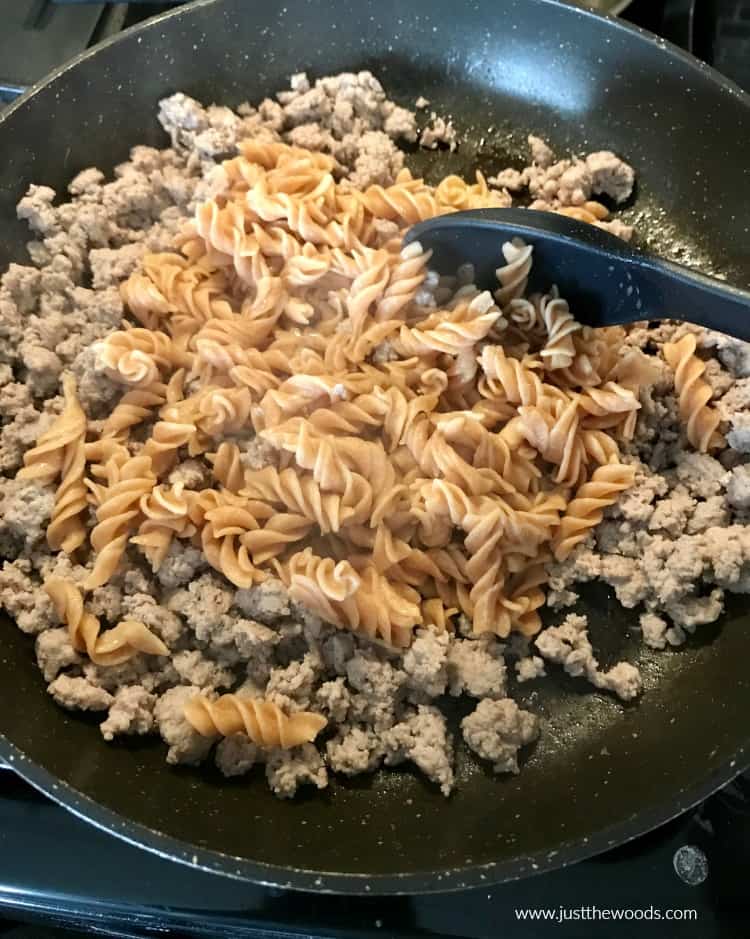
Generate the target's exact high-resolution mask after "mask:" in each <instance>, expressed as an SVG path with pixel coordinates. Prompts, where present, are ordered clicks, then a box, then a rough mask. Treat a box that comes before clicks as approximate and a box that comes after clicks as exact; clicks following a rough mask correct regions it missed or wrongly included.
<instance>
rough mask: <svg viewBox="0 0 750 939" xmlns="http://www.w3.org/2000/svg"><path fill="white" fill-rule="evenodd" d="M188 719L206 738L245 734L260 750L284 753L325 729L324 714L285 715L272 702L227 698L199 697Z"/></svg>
mask: <svg viewBox="0 0 750 939" xmlns="http://www.w3.org/2000/svg"><path fill="white" fill-rule="evenodd" d="M185 717H186V718H187V720H188V721H189V722H190V724H191V725H192V726H193V728H194V729H195V730H197V731H198V733H199V734H202V735H203V736H204V737H218V736H222V737H228V736H229V735H230V734H246V735H247V736H248V737H249V738H250V740H252V742H253V743H254V744H255V745H256V746H258V747H264V748H266V749H268V748H271V747H281V748H283V749H285V750H287V749H289V748H290V747H298V746H300V744H303V743H310V742H312V741H313V740H314V739H315V738H316V737H317V736H318V734H319V733H320V731H321V730H322V729H323V728H324V727H325V725H326V723H327V722H326V719H325V717H323V715H322V714H314V713H313V712H312V711H296V712H294V713H293V714H286V713H284V711H282V710H281V708H280V707H279V706H278V705H276V704H274V703H273V702H272V701H265V700H263V699H262V698H250V697H244V696H242V695H240V694H225V695H222V696H221V697H220V698H217V699H216V700H211V699H210V698H207V697H206V696H205V695H197V696H196V697H195V698H193V699H192V700H191V701H189V702H188V703H187V705H186V706H185Z"/></svg>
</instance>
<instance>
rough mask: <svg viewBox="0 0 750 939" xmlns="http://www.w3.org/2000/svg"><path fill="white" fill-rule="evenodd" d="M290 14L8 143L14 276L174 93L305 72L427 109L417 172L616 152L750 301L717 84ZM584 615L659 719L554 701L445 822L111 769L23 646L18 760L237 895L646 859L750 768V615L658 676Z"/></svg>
mask: <svg viewBox="0 0 750 939" xmlns="http://www.w3.org/2000/svg"><path fill="white" fill-rule="evenodd" d="M285 3H286V5H285V6H284V7H281V6H276V5H273V6H272V5H262V4H252V5H248V4H246V3H245V2H244V0H227V2H206V3H199V4H197V5H194V6H192V7H190V8H187V9H181V10H179V11H178V12H176V13H173V14H170V15H169V16H167V17H164V18H162V19H160V20H158V21H156V22H154V23H152V24H151V25H148V26H146V27H145V28H139V29H137V30H135V31H132V32H130V33H128V34H126V35H125V36H124V38H121V39H118V40H117V41H115V42H114V43H110V44H108V45H106V46H104V47H102V48H101V49H99V50H97V51H96V52H95V53H93V54H88V55H86V56H84V57H83V58H82V59H80V60H79V61H77V62H76V63H74V64H73V65H72V66H69V67H66V68H64V69H62V70H61V71H60V72H59V73H57V74H56V75H55V76H53V77H52V78H51V79H50V80H49V81H47V82H46V83H44V84H43V85H41V86H40V87H39V88H37V89H35V90H34V91H33V92H32V93H31V94H30V95H29V96H27V97H26V98H25V99H24V100H23V101H21V102H19V103H18V104H17V105H16V106H15V107H14V108H13V109H11V110H10V111H9V112H8V113H7V114H5V115H4V116H3V117H2V118H0V154H2V159H1V160H0V219H2V226H1V227H0V266H4V265H5V264H7V263H8V261H10V260H20V259H21V258H22V257H23V245H24V241H25V237H26V234H25V232H24V230H23V229H22V228H21V226H20V225H16V223H15V221H14V206H15V203H16V202H17V201H18V198H19V197H20V195H21V194H22V192H23V191H24V190H25V188H26V186H27V184H28V183H29V182H30V181H37V182H46V183H49V184H50V185H52V186H56V187H60V188H61V187H63V186H64V185H65V183H66V182H67V180H68V179H69V178H70V177H71V176H72V175H73V174H75V173H76V172H78V171H79V170H80V169H82V168H84V167H86V166H90V165H92V164H94V165H97V166H99V167H102V168H103V169H107V168H111V167H112V166H113V165H114V164H115V163H117V162H119V161H120V160H122V159H124V158H125V156H126V154H127V151H128V148H129V147H130V145H131V144H133V143H138V142H140V143H152V144H156V143H161V142H162V141H163V138H162V136H161V132H160V130H159V128H158V125H157V124H156V121H155V120H154V113H155V106H156V102H157V100H158V99H159V98H160V97H162V96H164V95H165V94H168V93H170V92H173V91H177V90H182V91H185V92H187V93H189V94H192V95H194V96H196V97H198V98H200V99H203V100H206V101H212V100H215V101H220V102H225V103H228V104H233V105H236V104H238V103H239V102H240V101H242V100H245V99H247V98H249V99H251V100H252V99H257V98H260V97H262V96H263V95H264V94H266V93H267V92H270V91H272V90H274V89H276V88H279V87H282V86H283V85H284V84H285V80H286V78H287V77H288V75H289V73H290V72H292V71H296V70H299V69H302V68H305V69H308V70H309V71H310V73H312V74H314V75H316V74H323V73H330V72H336V71H340V70H344V69H358V68H370V69H372V70H373V71H375V72H376V73H377V74H378V75H379V77H380V78H381V79H382V80H383V82H384V84H385V85H386V87H387V89H388V91H389V93H390V94H392V95H393V96H394V97H396V98H397V99H399V100H401V102H402V103H405V104H406V103H411V102H413V100H414V98H415V97H416V96H417V95H418V94H424V95H426V96H427V97H428V98H430V99H431V100H432V102H433V105H434V106H435V108H436V109H437V110H439V111H440V112H441V113H446V112H449V113H452V114H453V115H454V118H455V121H456V123H457V124H458V126H459V127H460V128H461V130H462V131H463V132H464V134H465V140H464V143H463V145H462V147H461V148H460V150H459V153H458V154H456V155H454V156H452V157H451V158H450V159H447V158H446V157H445V155H443V154H440V155H437V156H436V155H430V156H424V155H423V156H422V157H421V158H420V161H419V164H416V163H415V167H417V168H420V169H423V170H424V171H425V172H427V173H430V172H432V173H434V174H437V173H440V175H443V174H445V173H446V172H448V171H450V170H453V171H458V172H461V171H463V170H468V169H470V168H471V167H472V166H473V165H475V164H477V163H479V165H482V166H491V165H493V164H494V163H498V162H501V158H502V157H503V156H505V155H507V154H508V153H511V154H512V153H513V152H515V151H516V149H517V148H518V147H519V144H520V141H521V140H522V138H523V135H524V133H525V132H526V131H528V130H531V129H533V130H535V131H537V132H539V133H542V134H543V135H545V136H547V137H549V139H550V140H551V141H552V142H553V143H554V144H557V145H558V146H559V147H560V149H564V148H565V147H572V148H573V149H580V150H585V149H596V148H601V147H611V148H613V149H615V150H618V151H620V152H621V153H622V154H623V155H625V156H627V157H628V159H629V160H630V161H631V162H632V163H633V164H634V166H635V168H636V170H637V172H638V175H639V181H640V191H639V198H638V203H637V206H636V207H635V208H634V209H632V210H631V211H632V213H634V214H638V213H645V216H646V219H645V221H642V222H641V224H640V227H641V229H647V228H649V226H650V227H651V230H652V233H653V235H652V237H653V243H654V244H655V245H656V246H658V247H659V248H660V249H662V250H664V251H665V252H667V253H670V254H672V255H673V256H677V257H682V259H688V260H692V261H694V262H696V263H699V264H700V265H701V266H703V267H704V268H706V269H708V270H711V271H720V272H723V273H726V274H728V275H730V276H732V277H733V278H735V279H736V281H737V283H739V284H742V285H749V284H750V253H749V252H750V239H748V237H747V234H748V233H747V217H748V212H747V206H748V200H749V197H750V165H748V163H747V161H746V159H745V158H744V154H743V153H742V148H741V146H740V142H741V141H745V140H747V139H750V99H748V97H747V96H745V95H743V94H742V93H741V92H740V91H739V90H738V89H737V88H735V87H734V86H732V85H731V84H730V83H728V82H725V81H723V80H722V79H720V78H719V77H718V76H716V75H715V73H712V72H711V71H710V70H708V69H707V68H704V67H702V66H699V65H698V64H697V63H695V62H694V61H693V60H691V59H689V58H688V57H686V56H684V55H682V54H681V53H679V52H677V51H676V50H673V49H671V48H670V47H665V45H664V44H663V43H661V42H657V41H655V40H654V39H653V38H651V37H648V36H646V35H644V34H639V33H638V32H636V31H634V30H632V29H630V28H626V27H625V26H623V25H622V24H619V23H615V22H614V21H607V20H605V19H601V18H599V17H596V16H594V15H592V14H590V13H586V12H583V11H581V10H579V9H576V8H574V7H566V6H563V5H558V4H553V3H551V2H548V0H517V2H513V0H486V2H485V0H479V2H475V3H468V4H461V5H457V4H455V3H448V2H443V0H415V2H412V3H410V4H403V3H396V2H392V0H378V2H377V3H376V2H346V0H334V2H330V0H329V2H323V0H310V2H306V0H285ZM511 129H514V130H513V131H512V130H511ZM501 165H504V164H502V162H501ZM587 612H588V613H589V618H590V621H591V623H592V635H593V639H594V641H595V642H596V643H597V645H598V647H599V648H601V649H602V650H603V654H602V659H603V660H604V662H605V664H606V663H607V662H608V661H609V660H610V659H612V660H614V659H615V657H621V656H622V655H623V654H625V655H632V656H633V657H635V658H636V661H638V663H639V664H640V665H641V668H642V670H643V673H644V677H645V684H646V693H645V695H644V697H643V699H642V701H641V702H640V703H639V704H638V705H635V706H632V707H625V708H623V707H622V706H621V705H619V704H616V703H615V702H613V701H609V700H603V699H602V698H600V697H596V696H594V695H591V694H590V693H588V692H586V691H584V690H583V689H581V688H580V687H579V686H578V685H577V684H576V683H575V682H573V680H570V681H568V682H564V681H561V680H559V681H556V682H555V683H547V684H546V685H544V687H541V686H540V690H539V691H538V692H536V697H535V699H534V701H533V706H534V710H536V711H537V712H539V713H541V714H542V716H543V717H545V718H546V728H545V734H544V736H543V738H542V740H541V741H540V743H539V744H538V746H537V747H536V749H535V750H534V751H533V752H531V753H530V754H529V756H528V759H527V763H526V766H525V768H524V772H523V773H522V774H521V775H520V776H519V777H515V778H513V779H510V780H508V779H497V778H493V777H491V776H490V775H489V774H485V773H484V772H483V771H481V770H474V769H473V766H471V767H470V766H468V765H467V766H466V767H459V783H460V785H459V790H458V792H457V793H456V794H455V795H454V796H452V797H451V798H450V799H449V800H445V799H443V797H442V796H440V795H439V794H438V793H437V792H435V791H433V790H432V789H431V788H430V787H429V785H428V784H425V783H423V782H422V781H421V780H420V779H418V778H417V777H416V776H411V775H409V774H407V773H399V774H389V775H383V776H379V777H376V778H375V780H374V781H369V780H364V781H363V780H356V781H353V782H350V783H338V784H337V785H336V786H334V787H332V788H331V789H330V790H328V791H327V792H326V793H325V794H323V795H320V794H316V795H310V796H303V798H301V799H299V800H298V801H296V802H293V803H288V802H279V801H278V800H276V799H275V798H274V797H273V796H272V795H271V794H270V793H269V792H268V791H267V790H266V788H265V784H264V783H263V782H262V780H260V779H259V780H254V779H250V780H240V781H227V780H223V779H221V778H220V777H219V776H218V774H217V773H215V772H213V771H211V770H200V771H198V770H194V771H192V770H185V769H171V768H168V767H166V766H165V765H164V763H163V754H162V752H161V749H160V747H159V745H158V744H157V743H154V742H144V743H138V744H129V745H112V746H106V745H105V744H103V743H102V741H101V739H100V738H99V736H98V734H97V733H96V732H95V730H94V729H93V728H92V727H90V726H89V721H87V720H86V718H82V717H80V716H71V715H68V714H65V713H63V712H61V711H60V710H58V709H57V708H56V707H55V705H54V703H53V702H52V700H51V699H50V698H49V697H48V696H47V695H45V694H44V693H43V685H42V680H41V677H40V675H39V674H38V671H37V669H36V666H35V664H34V659H33V649H32V644H31V643H30V642H29V640H28V638H27V637H24V636H23V635H22V634H21V633H20V632H18V631H17V630H16V629H15V628H14V627H13V625H12V624H11V623H8V622H0V732H2V734H3V735H4V740H3V739H0V757H5V758H13V760H14V761H15V763H16V765H17V766H18V767H19V769H20V770H21V772H22V773H23V774H24V775H26V776H27V778H29V779H30V780H31V781H33V782H35V783H36V784H37V785H39V786H40V787H41V788H43V789H45V790H46V791H48V792H50V794H51V795H52V796H53V797H56V798H59V799H60V800H61V801H62V802H64V803H65V804H67V805H68V806H69V807H71V808H72V809H73V810H74V811H76V812H78V813H79V814H82V815H84V816H86V817H87V818H89V819H91V820H93V821H94V822H95V823H97V824H99V825H101V826H103V827H105V828H108V829H110V830H112V831H113V832H114V833H116V834H118V835H120V836H122V837H125V838H128V839H130V840H132V841H135V842H137V843H139V844H143V845H145V846H146V847H148V848H150V849H152V850H155V851H158V852H160V853H163V854H167V855H170V856H173V857H175V858H177V859H179V860H181V861H184V862H187V863H194V864H199V865H201V866H205V867H207V868H210V869H216V870H220V871H222V872H223V873H226V874H229V875H233V876H238V877H246V878H251V879H253V880H258V881H264V882H272V883H277V884H289V885H292V886H297V887H303V888H307V889H311V890H340V891H347V892H362V893H364V892H368V891H370V892H373V893H377V892H381V893H392V892H398V891H404V892H408V891H414V892H417V891H427V890H445V889H458V888H461V887H464V886H470V885H476V884H481V883H482V882H491V881H498V880H502V879H508V878H513V877H518V876H523V875H526V874H530V873H533V872H535V871H539V870H544V869H546V868H549V867H553V866H557V865H559V864H561V863H567V862H570V861H572V860H575V859H579V858H582V857H585V856H587V855H589V854H592V853H594V852H596V851H599V850H602V849H603V848H606V847H607V846H608V845H610V844H612V843H615V842H617V841H621V840H624V839H627V838H630V837H633V836H635V835H637V834H639V833H640V832H642V831H644V830H646V829H647V828H649V827H651V826H653V825H655V824H658V823H659V822H661V821H663V820H665V819H666V818H668V817H670V816H671V815H673V814H674V813H676V812H678V811H680V810H681V809H682V808H685V807H687V806H688V805H690V804H691V803H693V802H694V801H696V800H697V799H699V798H701V797H702V796H703V795H705V794H706V793H707V792H708V791H710V790H711V789H712V788H715V787H716V786H718V785H720V784H721V783H722V782H723V781H725V780H726V779H728V778H729V777H731V775H732V774H733V773H735V772H737V771H739V770H740V769H742V768H743V767H745V766H746V765H747V763H748V762H749V761H750V757H748V755H747V754H746V746H747V743H748V730H747V721H746V719H745V715H746V714H747V713H748V708H750V675H748V671H747V666H746V661H747V659H748V655H749V653H750V632H749V631H748V625H749V624H748V620H750V616H748V615H747V614H746V613H743V611H742V602H741V600H740V601H739V602H738V603H736V604H735V607H734V611H732V608H731V607H730V611H729V613H728V614H727V615H726V616H725V618H724V621H723V622H722V623H721V624H720V625H718V626H717V627H706V628H705V629H704V630H703V631H702V632H701V633H700V638H699V639H698V640H697V641H696V642H694V643H693V644H691V645H690V646H689V647H688V648H687V649H686V650H684V651H681V652H677V653H661V654H658V655H655V654H649V653H642V652H641V653H639V654H638V655H636V652H635V646H636V643H635V642H634V641H631V639H630V638H628V636H629V633H628V627H629V626H630V625H632V623H633V622H634V619H633V617H632V616H631V615H629V614H627V613H626V612H625V611H623V610H622V609H621V608H620V607H619V606H618V605H617V604H616V603H615V602H614V600H613V599H612V598H611V597H610V596H609V594H608V593H607V592H606V591H605V590H604V588H601V589H595V590H593V591H592V592H591V593H589V594H588V595H587ZM525 694H528V692H525ZM519 700H520V702H524V701H526V702H527V703H528V697H527V698H524V694H520V695H519ZM456 717H458V715H456ZM603 751H604V753H603Z"/></svg>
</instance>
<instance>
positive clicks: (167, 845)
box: [0, 0, 750, 896]
mask: <svg viewBox="0 0 750 939" xmlns="http://www.w3.org/2000/svg"><path fill="white" fill-rule="evenodd" d="M222 2H223V0H193V2H191V3H189V4H186V5H184V6H180V7H179V8H177V9H173V10H168V11H166V12H164V13H162V14H160V15H158V16H155V17H153V18H151V19H149V20H147V21H145V22H143V23H140V24H137V25H135V26H132V27H130V28H129V29H127V30H124V31H123V32H121V33H119V34H117V35H115V36H112V37H110V38H108V39H106V40H105V41H103V42H101V43H99V44H98V45H96V46H94V47H92V48H91V49H87V50H84V51H83V52H81V53H79V54H78V55H76V56H74V57H73V58H71V59H69V60H68V61H67V62H65V63H63V64H62V65H60V66H59V67H58V68H56V69H54V70H53V71H52V72H50V73H49V74H48V75H46V76H45V77H44V78H42V79H41V80H40V81H38V82H36V83H35V84H34V85H32V86H31V87H30V88H29V89H28V90H27V91H26V92H25V93H24V94H22V95H21V96H20V97H19V98H17V99H16V100H15V101H14V102H13V103H12V104H11V105H10V106H9V107H7V108H6V109H5V110H4V111H3V112H2V114H0V127H2V126H3V124H4V123H5V122H6V121H7V120H8V119H10V118H11V117H12V115H13V114H14V113H15V112H16V111H17V110H18V109H20V108H22V107H23V106H24V105H25V104H26V102H27V101H29V100H31V99H32V98H33V97H34V96H35V95H36V94H37V93H39V92H40V91H41V90H42V89H44V88H45V87H47V86H48V85H51V84H52V83H53V82H54V81H56V80H57V79H58V78H60V77H61V76H63V75H65V74H66V73H67V72H68V71H69V70H70V69H72V68H75V67H76V66H77V65H78V64H80V63H81V62H84V61H86V60H88V59H89V58H91V57H92V56H94V55H95V54H97V53H98V52H99V51H100V50H103V49H106V48H108V47H109V46H110V45H113V44H115V43H119V42H121V41H125V39H127V38H130V37H132V36H133V35H137V34H139V33H141V32H144V31H145V30H150V29H155V28H158V26H159V25H160V24H161V23H163V22H165V21H166V20H168V19H172V18H175V19H176V18H178V17H182V16H190V15H191V14H192V11H193V10H195V9H201V8H203V7H208V6H212V5H218V4H220V3H222ZM526 2H533V3H535V4H537V5H538V6H557V7H567V8H568V10H569V14H566V15H570V16H573V15H576V16H581V17H591V18H594V19H601V20H606V21H608V23H609V27H608V28H609V29H611V30H620V31H622V32H623V33H625V34H630V35H633V36H637V37H638V38H639V40H640V41H643V42H647V43H649V44H651V45H657V46H658V47H659V48H660V49H662V50H663V51H664V53H665V54H668V55H670V56H671V57H672V58H673V59H675V60H677V61H679V62H681V63H682V64H683V65H684V66H685V67H686V68H688V69H690V70H691V71H693V72H694V73H695V74H696V75H697V76H700V77H701V78H702V79H703V80H706V81H709V82H711V84H713V85H714V87H716V88H717V89H718V90H720V91H722V92H723V93H726V94H729V95H730V96H732V97H733V98H736V99H737V100H738V101H739V103H740V105H741V106H743V107H745V108H746V109H748V110H750V93H748V92H745V91H744V90H743V89H741V88H740V87H739V86H738V85H737V84H736V83H734V82H733V81H732V80H731V79H729V78H727V77H726V76H724V75H722V74H721V73H720V72H718V71H716V70H715V69H714V68H712V67H711V66H709V65H707V64H706V63H704V62H701V61H700V60H699V59H697V58H696V57H695V56H693V55H691V54H690V53H688V52H685V51H684V50H683V49H681V48H680V47H678V46H676V45H674V44H673V43H671V42H668V41H667V40H663V39H661V38H660V37H658V36H656V35H655V34H653V33H651V32H649V31H648V30H645V29H642V28H640V27H638V26H634V25H632V24H629V23H625V22H624V21H623V20H621V19H618V18H617V17H615V16H614V15H612V14H605V13H601V12H597V11H594V10H592V9H589V8H583V7H581V6H579V5H577V4H575V3H574V2H572V0H526ZM0 761H3V762H5V763H6V764H8V765H10V766H11V768H12V769H13V770H14V771H15V772H16V773H17V774H18V775H19V776H20V777H21V778H22V779H24V780H26V781H27V782H28V783H30V784H31V785H32V786H34V787H35V788H36V789H38V790H39V791H41V792H42V793H44V794H45V795H47V796H48V797H49V798H51V799H52V800H53V801H54V802H56V803H58V804H59V805H61V806H62V807H63V808H65V809H67V810H68V811H70V812H71V813H72V814H74V815H76V816H77V817H79V818H81V819H82V820H84V821H86V822H88V823H90V824H93V825H94V826H95V827H96V828H99V829H100V830H103V831H106V832H107V833H109V834H112V835H114V836H115V837H117V838H119V839H120V840H123V841H125V842H127V843H129V844H132V845H134V846H137V847H139V848H142V849H145V850H148V851H150V852H151V853H153V854H156V855H158V856H160V857H163V858H167V859H170V860H174V861H177V862H179V863H182V864H185V865H187V866H189V867H193V868H197V869H201V870H204V871H206V872H209V873H213V874H221V875H223V876H227V877H230V878H232V879H235V880H243V881H251V882H253V883H256V884H259V885H261V886H269V887H281V888H290V889H296V890H301V891H310V892H316V893H326V894H349V895H362V896H379V895H380V896H383V895H400V894H402V895H408V894H430V893H449V892H457V891H461V890H467V889H471V888H475V887H487V886H490V885H492V884H498V883H503V882H509V881H513V880H518V879H520V878H521V877H526V876H531V875H534V874H540V873H545V872H547V871H550V870H553V869H558V868H561V867H565V866H567V865H568V864H571V863H574V862H577V861H582V860H586V859H587V858H590V857H592V856H594V855H596V854H599V853H601V852H602V851H605V850H607V848H610V847H613V846H615V845H619V844H624V843H626V842H628V841H631V840H632V839H634V838H636V837H638V836H640V835H642V834H645V833H646V832H648V831H651V830H652V829H654V828H656V827H657V826H659V825H662V824H664V823H666V822H668V821H670V820H671V819H673V818H675V817H677V816H678V815H680V814H682V813H683V812H685V811H687V810H689V809H690V808H692V807H694V806H695V805H697V804H698V803H699V802H701V801H703V800H704V799H705V798H707V797H708V796H709V795H711V794H712V793H713V792H715V791H717V790H718V789H719V788H721V787H722V786H723V785H725V784H726V783H727V782H729V781H730V780H731V779H733V778H734V777H735V776H736V775H738V774H739V773H741V772H743V771H746V770H748V769H750V752H748V753H746V747H745V746H743V747H740V748H739V749H738V750H737V751H736V752H735V753H734V754H733V755H732V757H731V758H730V759H728V760H727V761H726V762H724V763H723V764H722V765H721V766H719V767H718V768H717V769H715V770H713V771H711V772H709V773H707V774H706V775H704V776H703V777H701V779H699V780H698V781H697V782H693V784H692V785H691V786H690V787H688V788H687V789H686V790H685V791H683V792H682V793H679V794H678V795H677V796H675V797H673V798H671V799H670V800H669V801H668V802H666V801H664V802H659V803H657V804H656V805H653V806H649V807H648V808H646V809H642V810H640V811H639V812H638V813H637V815H634V816H631V817H629V818H626V819H625V820H623V821H619V822H616V823H614V824H612V825H610V826H608V827H606V828H602V829H600V830H599V831H597V832H595V833H594V834H593V835H591V836H590V837H589V838H588V839H585V840H583V841H581V840H580V839H577V840H572V841H570V842H565V843H563V844H561V845H560V847H559V848H558V849H557V850H556V851H553V852H549V851H543V852H539V853H536V854H529V855H528V856H526V857H524V858H522V859H521V858H515V859H512V860H506V861H493V862H489V863H487V864H481V865H471V866H467V867H460V868H450V869H447V870H444V871H442V872H440V871H427V872H411V873H403V874H364V873H362V874H360V873H353V872H350V873H336V872H321V871H319V870H309V869H302V868H294V867H280V866H278V865H273V864H269V863H265V862H257V861H251V860H249V859H247V858H240V857H236V856H233V855H228V854H224V853H222V852H220V851H216V850H214V849H207V848H201V847H199V846H197V845H191V844H190V843H189V842H185V841H181V840H180V839H179V838H176V837H174V836H172V835H167V834H164V833H163V832H160V831H156V830H154V829H151V828H148V827H147V826H145V825H142V824H141V823H139V822H134V821H132V820H130V819H128V818H127V817H126V816H123V815H120V814H119V813H117V812H115V811H114V810H112V809H109V808H106V807H105V806H103V805H101V804H100V803H98V802H96V801H95V800H93V799H92V798H90V797H89V796H87V795H85V794H84V793H82V792H80V791H79V790H77V789H76V788H75V787H73V786H72V785H70V784H69V783H67V782H65V781H64V780H62V779H60V778H58V777H56V776H54V775H53V774H52V773H50V772H49V771H48V770H46V769H45V768H44V767H43V766H42V765H40V764H38V763H36V762H34V761H32V760H31V759H29V758H28V757H27V756H26V754H25V753H24V752H23V751H22V750H21V749H20V748H18V747H17V746H16V745H15V744H13V743H11V741H9V740H8V739H7V738H6V737H5V736H4V735H3V734H0Z"/></svg>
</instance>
